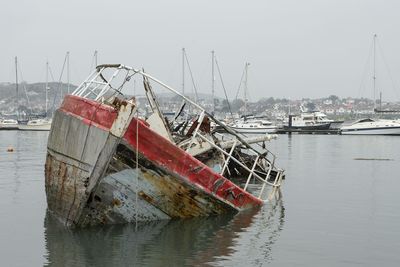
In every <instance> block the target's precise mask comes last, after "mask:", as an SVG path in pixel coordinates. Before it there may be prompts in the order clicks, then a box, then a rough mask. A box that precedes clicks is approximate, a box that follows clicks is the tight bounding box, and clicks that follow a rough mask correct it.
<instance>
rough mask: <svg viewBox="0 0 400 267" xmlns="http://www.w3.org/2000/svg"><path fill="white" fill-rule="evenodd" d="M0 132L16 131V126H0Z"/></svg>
mask: <svg viewBox="0 0 400 267" xmlns="http://www.w3.org/2000/svg"><path fill="white" fill-rule="evenodd" d="M0 130H18V125H0Z"/></svg>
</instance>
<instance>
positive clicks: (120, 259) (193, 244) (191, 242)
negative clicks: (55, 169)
mask: <svg viewBox="0 0 400 267" xmlns="http://www.w3.org/2000/svg"><path fill="white" fill-rule="evenodd" d="M283 211H284V209H283V206H282V201H281V200H278V201H276V202H274V204H273V205H266V206H264V207H263V208H262V210H261V212H259V210H258V209H251V210H246V211H243V212H240V213H239V214H237V215H235V216H234V215H233V214H232V213H231V214H224V215H221V216H210V217H199V218H192V219H187V220H170V221H167V220H162V221H151V222H138V223H137V224H127V225H109V226H105V227H91V228H85V229H72V230H69V229H66V228H65V227H63V226H62V225H60V224H59V223H58V221H57V220H56V219H55V218H54V217H53V216H50V214H49V213H47V214H46V218H45V241H46V250H47V255H46V258H47V264H48V265H49V266H52V265H54V264H56V265H60V266H82V265H84V266H126V265H132V266H165V265H166V262H168V264H167V265H169V266H207V264H210V263H213V264H211V265H215V264H218V262H220V263H221V265H224V262H226V261H239V262H242V263H243V261H245V262H249V259H248V257H246V256H244V257H243V256H239V255H237V254H238V253H240V252H243V253H244V252H247V250H248V249H250V248H251V247H253V246H256V247H257V248H258V249H257V251H252V255H253V256H254V257H252V259H251V261H253V262H255V261H261V262H264V263H265V262H266V261H265V258H267V260H268V258H269V257H270V256H271V250H272V249H273V245H274V243H275V241H276V239H277V238H278V237H279V231H280V230H281V229H282V227H283V222H284V220H283V218H284V213H283ZM246 232H251V233H252V234H246V235H243V233H246ZM243 237H245V238H246V240H242V239H243ZM248 242H250V243H252V244H253V246H251V245H250V246H248V247H246V248H243V244H246V246H247V243H248ZM66 247H68V248H67V249H66ZM238 265H239V266H240V265H243V264H238ZM255 265H256V266H258V265H262V264H255Z"/></svg>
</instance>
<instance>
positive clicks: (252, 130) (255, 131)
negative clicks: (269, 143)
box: [230, 126, 277, 134]
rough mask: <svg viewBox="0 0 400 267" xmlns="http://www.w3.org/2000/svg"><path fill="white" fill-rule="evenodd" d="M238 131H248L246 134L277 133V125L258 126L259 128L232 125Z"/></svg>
mask: <svg viewBox="0 0 400 267" xmlns="http://www.w3.org/2000/svg"><path fill="white" fill-rule="evenodd" d="M230 128H232V129H233V130H235V131H236V132H238V133H246V134H266V133H276V132H277V127H276V126H271V127H263V128H260V127H257V128H245V127H232V126H231V127H230Z"/></svg>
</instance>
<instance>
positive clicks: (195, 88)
mask: <svg viewBox="0 0 400 267" xmlns="http://www.w3.org/2000/svg"><path fill="white" fill-rule="evenodd" d="M184 55H185V59H186V64H187V65H188V69H189V73H190V78H191V79H192V85H193V89H194V93H195V96H196V99H195V101H196V102H197V99H199V96H198V95H197V87H196V84H195V82H194V78H193V73H192V69H191V68H190V64H189V59H188V56H187V54H186V51H184Z"/></svg>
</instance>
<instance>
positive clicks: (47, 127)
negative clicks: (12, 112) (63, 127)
mask: <svg viewBox="0 0 400 267" xmlns="http://www.w3.org/2000/svg"><path fill="white" fill-rule="evenodd" d="M50 128H51V123H49V124H42V125H26V124H20V125H18V130H20V131H50Z"/></svg>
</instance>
